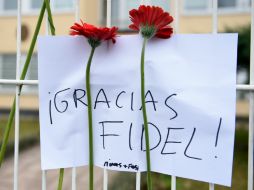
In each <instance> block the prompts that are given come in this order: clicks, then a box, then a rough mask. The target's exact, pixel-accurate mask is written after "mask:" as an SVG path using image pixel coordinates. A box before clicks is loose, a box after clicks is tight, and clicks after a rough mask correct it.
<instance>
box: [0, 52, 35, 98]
mask: <svg viewBox="0 0 254 190" xmlns="http://www.w3.org/2000/svg"><path fill="white" fill-rule="evenodd" d="M25 59H26V55H24V54H23V55H21V67H20V73H21V70H22V68H23V66H24V63H25ZM37 60H38V59H37V54H33V56H32V58H31V61H30V65H29V68H28V71H27V75H26V79H27V80H37V79H38V61H37ZM15 78H16V54H2V55H0V79H15ZM0 89H1V91H2V92H8V93H9V92H14V91H15V85H0ZM36 90H37V86H36V85H29V86H27V85H25V86H24V89H23V92H26V93H29V92H34V91H36Z"/></svg>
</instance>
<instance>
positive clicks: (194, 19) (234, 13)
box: [0, 0, 251, 110]
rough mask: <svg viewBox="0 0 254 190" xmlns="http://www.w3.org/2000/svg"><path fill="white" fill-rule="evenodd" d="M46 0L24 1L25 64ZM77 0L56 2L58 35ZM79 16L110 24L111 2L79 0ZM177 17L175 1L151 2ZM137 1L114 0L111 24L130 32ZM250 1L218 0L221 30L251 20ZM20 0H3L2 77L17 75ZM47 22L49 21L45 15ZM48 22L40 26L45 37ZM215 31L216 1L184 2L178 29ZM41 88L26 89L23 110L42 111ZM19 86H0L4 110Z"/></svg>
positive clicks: (33, 73)
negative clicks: (107, 8) (129, 28)
mask: <svg viewBox="0 0 254 190" xmlns="http://www.w3.org/2000/svg"><path fill="white" fill-rule="evenodd" d="M42 2H43V0H22V14H23V17H22V48H21V50H22V64H24V61H25V58H26V53H27V51H28V48H29V45H30V42H31V39H32V36H33V32H34V30H35V25H36V21H37V17H38V14H39V10H40V7H41V5H42ZM75 2H76V0H51V5H52V11H53V19H54V23H55V27H56V34H57V35H68V33H69V27H70V26H71V25H72V24H73V23H74V20H75V14H74V12H75ZM79 2H80V18H81V19H82V20H84V21H85V22H88V23H92V24H95V25H101V26H103V25H105V23H106V3H107V1H106V0H79ZM146 3H149V4H152V5H157V6H161V7H163V8H164V9H165V10H167V11H170V12H171V13H172V14H173V15H174V1H173V0H147V1H146ZM139 4H140V1H138V0H112V13H111V16H112V25H116V26H118V27H119V28H120V31H122V32H123V33H127V32H129V30H128V25H129V23H130V21H129V13H128V12H129V10H130V9H132V8H137V7H138V6H139ZM250 5H251V0H218V30H219V32H224V31H225V30H226V29H227V28H239V27H243V26H246V25H248V24H249V23H250V7H251V6H250ZM16 10H17V0H0V78H1V79H15V73H16V71H15V66H16V28H17V18H16V14H17V13H16V12H17V11H16ZM44 20H45V19H44ZM45 26H46V24H45V23H43V24H42V27H41V32H40V34H41V35H45V30H46V27H45ZM211 31H212V0H179V33H210V32H211ZM37 68H38V65H37V53H36V50H35V53H34V55H33V57H32V60H31V64H30V68H29V71H28V74H27V79H35V80H36V79H37V78H38V72H37ZM37 90H38V88H37V86H26V87H25V88H24V90H23V91H22V97H21V109H29V110H37V109H38V96H37ZM14 92H15V87H14V86H9V85H0V109H8V108H9V107H10V105H11V104H12V101H13V95H14Z"/></svg>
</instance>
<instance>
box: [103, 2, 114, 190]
mask: <svg viewBox="0 0 254 190" xmlns="http://www.w3.org/2000/svg"><path fill="white" fill-rule="evenodd" d="M111 8H112V1H111V0H107V27H111ZM107 189H108V170H107V169H106V168H104V170H103V190H107Z"/></svg>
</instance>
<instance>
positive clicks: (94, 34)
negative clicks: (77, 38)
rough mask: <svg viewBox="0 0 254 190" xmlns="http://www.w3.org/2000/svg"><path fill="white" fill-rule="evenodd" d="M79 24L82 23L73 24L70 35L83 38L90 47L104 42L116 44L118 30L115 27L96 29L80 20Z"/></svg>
mask: <svg viewBox="0 0 254 190" xmlns="http://www.w3.org/2000/svg"><path fill="white" fill-rule="evenodd" d="M81 23H82V24H81V25H80V24H78V23H75V24H74V25H73V26H71V32H70V34H71V35H81V36H85V37H86V38H87V39H88V42H89V44H90V45H91V46H92V47H97V46H99V45H100V43H101V42H102V41H105V40H112V42H113V43H115V42H116V39H115V38H116V32H117V30H118V28H117V27H112V28H108V27H101V28H98V27H96V26H93V25H91V24H87V23H84V22H83V21H82V20H81Z"/></svg>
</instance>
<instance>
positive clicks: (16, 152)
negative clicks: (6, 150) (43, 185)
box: [13, 0, 22, 190]
mask: <svg viewBox="0 0 254 190" xmlns="http://www.w3.org/2000/svg"><path fill="white" fill-rule="evenodd" d="M21 19H22V18H21V0H17V58H16V80H18V79H19V75H20V68H19V66H20V61H21ZM19 91H20V86H19V85H16V94H15V96H16V105H15V107H16V112H15V145H14V176H13V177H14V181H13V182H14V187H13V189H14V190H18V184H19V183H18V181H19V180H18V178H19V175H18V174H19V95H20V92H19Z"/></svg>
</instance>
